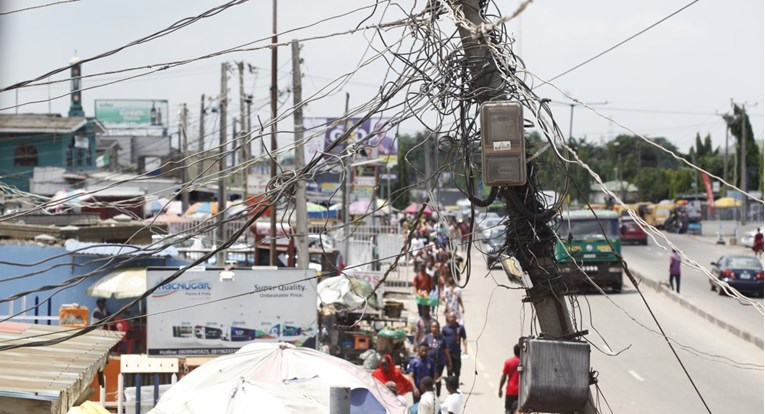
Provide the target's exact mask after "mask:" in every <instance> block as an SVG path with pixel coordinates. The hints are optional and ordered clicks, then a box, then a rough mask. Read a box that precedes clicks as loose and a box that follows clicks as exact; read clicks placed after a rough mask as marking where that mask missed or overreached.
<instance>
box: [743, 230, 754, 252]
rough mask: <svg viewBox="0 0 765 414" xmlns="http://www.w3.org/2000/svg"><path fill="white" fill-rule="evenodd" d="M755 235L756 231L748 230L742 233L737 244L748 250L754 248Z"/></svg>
mask: <svg viewBox="0 0 765 414" xmlns="http://www.w3.org/2000/svg"><path fill="white" fill-rule="evenodd" d="M755 234H757V230H749V231H746V232H744V234H742V235H741V238H740V239H739V243H740V244H741V245H742V246H744V247H748V248H750V249H751V248H752V247H754V235H755Z"/></svg>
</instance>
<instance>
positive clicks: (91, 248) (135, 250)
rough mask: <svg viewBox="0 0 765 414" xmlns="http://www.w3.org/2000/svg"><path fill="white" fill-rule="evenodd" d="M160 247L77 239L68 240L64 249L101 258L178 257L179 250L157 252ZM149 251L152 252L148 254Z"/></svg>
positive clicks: (170, 249)
mask: <svg viewBox="0 0 765 414" xmlns="http://www.w3.org/2000/svg"><path fill="white" fill-rule="evenodd" d="M159 247H161V246H158V245H155V246H144V245H138V244H105V243H88V242H81V241H77V240H75V239H68V240H67V241H66V242H65V243H64V248H65V249H66V251H68V252H76V254H89V255H99V256H117V255H129V256H141V255H149V256H159V257H164V256H177V255H178V250H177V249H176V248H175V247H173V246H168V247H165V248H164V249H162V250H160V251H156V250H157V249H158V248H159ZM147 251H151V252H152V253H151V254H148V253H147Z"/></svg>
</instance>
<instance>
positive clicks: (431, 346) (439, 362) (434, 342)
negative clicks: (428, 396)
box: [424, 320, 452, 397]
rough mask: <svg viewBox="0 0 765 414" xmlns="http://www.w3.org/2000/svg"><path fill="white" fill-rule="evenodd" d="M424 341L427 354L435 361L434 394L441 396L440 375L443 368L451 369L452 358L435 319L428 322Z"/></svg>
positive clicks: (433, 375)
mask: <svg viewBox="0 0 765 414" xmlns="http://www.w3.org/2000/svg"><path fill="white" fill-rule="evenodd" d="M424 342H425V343H426V344H427V345H428V355H430V359H431V360H433V362H435V370H434V371H433V373H432V375H431V376H432V377H433V381H435V383H436V396H437V397H440V396H441V375H442V374H443V372H444V368H445V367H447V368H448V369H449V370H450V371H451V369H452V358H451V355H449V349H448V348H447V347H446V341H445V340H444V336H443V335H442V334H441V326H440V324H439V323H438V321H437V320H433V321H432V322H431V323H430V333H429V334H428V335H426V336H425V340H424Z"/></svg>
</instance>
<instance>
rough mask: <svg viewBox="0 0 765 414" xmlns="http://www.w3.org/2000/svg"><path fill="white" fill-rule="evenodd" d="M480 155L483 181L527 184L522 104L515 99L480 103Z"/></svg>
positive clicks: (490, 184) (485, 183) (493, 183)
mask: <svg viewBox="0 0 765 414" xmlns="http://www.w3.org/2000/svg"><path fill="white" fill-rule="evenodd" d="M481 144H482V149H483V151H481V158H482V160H483V184H484V185H489V186H499V185H503V186H518V185H523V184H526V143H525V140H524V137H523V107H522V106H521V104H519V103H517V102H485V103H483V104H482V105H481Z"/></svg>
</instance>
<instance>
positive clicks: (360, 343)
mask: <svg viewBox="0 0 765 414" xmlns="http://www.w3.org/2000/svg"><path fill="white" fill-rule="evenodd" d="M353 349H369V337H368V336H357V337H355V338H353Z"/></svg>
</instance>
